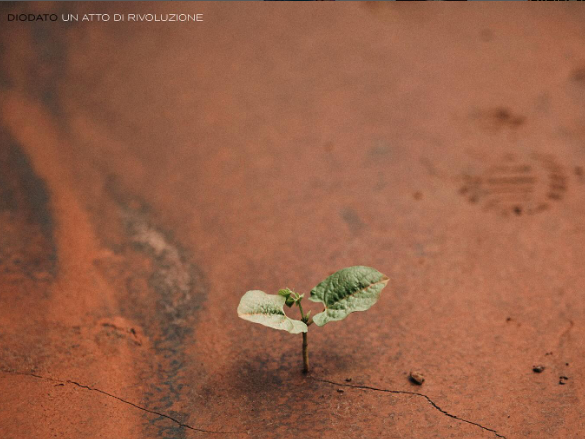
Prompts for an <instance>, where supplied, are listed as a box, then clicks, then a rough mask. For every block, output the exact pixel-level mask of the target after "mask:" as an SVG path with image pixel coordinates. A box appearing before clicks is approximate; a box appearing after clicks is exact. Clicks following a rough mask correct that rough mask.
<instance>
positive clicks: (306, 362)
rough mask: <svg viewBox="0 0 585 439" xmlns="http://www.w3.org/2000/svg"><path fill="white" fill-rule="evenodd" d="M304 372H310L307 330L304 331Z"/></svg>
mask: <svg viewBox="0 0 585 439" xmlns="http://www.w3.org/2000/svg"><path fill="white" fill-rule="evenodd" d="M303 373H309V346H308V344H307V333H306V332H303Z"/></svg>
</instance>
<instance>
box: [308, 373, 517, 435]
mask: <svg viewBox="0 0 585 439" xmlns="http://www.w3.org/2000/svg"><path fill="white" fill-rule="evenodd" d="M310 378H311V379H313V380H315V381H320V382H322V383H327V384H332V385H334V386H341V387H352V388H354V389H362V390H374V391H376V392H385V393H394V394H399V395H400V394H402V395H414V396H420V397H422V398H424V399H426V400H427V401H428V402H429V404H431V405H432V406H433V407H434V408H435V409H436V410H438V411H440V412H441V413H442V414H444V415H445V416H449V417H450V418H453V419H456V420H457V421H460V422H465V423H467V424H471V425H475V426H476V427H479V428H481V429H482V430H485V431H489V432H490V433H493V434H495V435H496V437H499V438H502V439H506V436H504V435H502V434H500V433H498V432H497V431H496V430H494V429H492V428H489V427H484V426H483V425H481V424H478V423H477V422H473V421H468V420H467V419H463V418H460V417H458V416H455V415H453V414H451V413H449V412H447V411H445V410H443V409H442V408H441V407H439V406H438V405H437V404H436V403H435V402H434V401H433V400H432V399H431V398H429V397H428V396H427V395H424V394H422V393H417V392H409V391H408V390H388V389H380V388H378V387H372V386H364V385H359V384H346V383H337V382H335V381H329V380H325V379H322V378H315V377H314V376H310Z"/></svg>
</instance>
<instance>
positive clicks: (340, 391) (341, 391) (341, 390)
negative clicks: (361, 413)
mask: <svg viewBox="0 0 585 439" xmlns="http://www.w3.org/2000/svg"><path fill="white" fill-rule="evenodd" d="M343 392H345V390H343V389H337V393H343Z"/></svg>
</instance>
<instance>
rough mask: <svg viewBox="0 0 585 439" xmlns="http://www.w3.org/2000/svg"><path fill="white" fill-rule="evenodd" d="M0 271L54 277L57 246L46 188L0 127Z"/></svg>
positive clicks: (37, 277)
mask: <svg viewBox="0 0 585 439" xmlns="http://www.w3.org/2000/svg"><path fill="white" fill-rule="evenodd" d="M0 231H1V232H0V273H1V272H3V273H7V272H8V273H10V272H21V273H24V274H25V275H27V276H28V277H30V278H32V279H36V280H40V279H48V278H52V277H54V275H55V274H56V270H57V247H56V243H55V238H54V223H53V216H52V213H51V207H50V196H49V191H48V189H47V186H46V184H45V182H44V181H43V180H42V179H41V178H40V177H39V176H38V175H37V174H36V173H35V170H34V168H33V166H32V164H31V162H30V160H29V158H28V156H27V155H26V153H25V152H24V150H23V149H22V147H20V146H19V145H18V144H17V143H16V142H15V141H14V140H13V139H12V138H11V137H10V136H9V135H8V134H7V133H6V132H4V131H2V128H1V127H0Z"/></svg>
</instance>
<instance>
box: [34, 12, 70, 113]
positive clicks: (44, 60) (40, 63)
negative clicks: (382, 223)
mask: <svg viewBox="0 0 585 439" xmlns="http://www.w3.org/2000/svg"><path fill="white" fill-rule="evenodd" d="M61 23H62V22H61ZM56 30H57V29H55V23H52V22H41V23H35V26H32V27H31V34H32V38H33V44H34V48H33V49H34V50H35V52H36V55H37V56H36V57H35V59H36V60H37V62H36V63H35V64H34V65H33V66H31V70H32V72H31V75H32V76H33V77H34V78H35V81H31V84H34V88H33V90H34V92H35V94H36V95H37V97H38V98H39V100H40V101H41V102H42V103H43V104H44V105H45V106H46V107H47V108H48V109H49V110H50V111H51V113H52V115H53V116H54V117H55V118H56V119H58V118H59V116H61V114H62V110H61V106H60V104H59V98H58V91H59V85H60V84H61V83H62V82H63V79H64V78H65V70H66V69H65V67H66V44H65V41H64V35H66V34H65V33H64V32H56Z"/></svg>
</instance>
